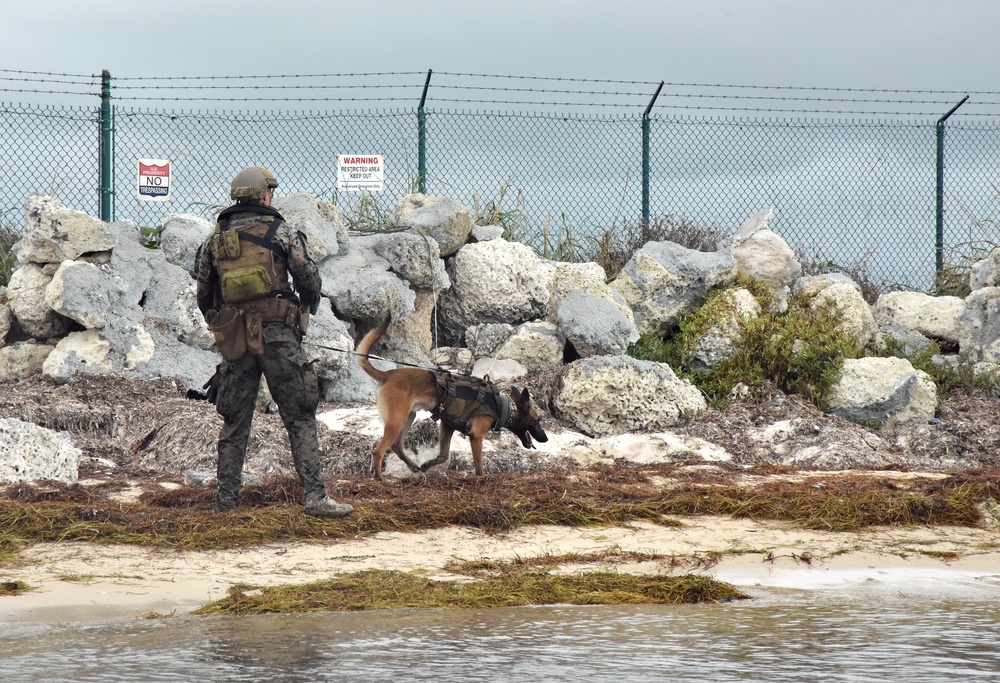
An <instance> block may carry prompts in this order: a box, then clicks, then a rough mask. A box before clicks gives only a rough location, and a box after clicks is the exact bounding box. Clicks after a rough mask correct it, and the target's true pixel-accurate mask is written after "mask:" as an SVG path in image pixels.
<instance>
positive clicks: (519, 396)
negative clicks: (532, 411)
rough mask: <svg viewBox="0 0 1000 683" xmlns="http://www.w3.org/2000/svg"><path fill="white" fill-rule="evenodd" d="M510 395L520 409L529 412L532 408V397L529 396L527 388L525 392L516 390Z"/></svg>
mask: <svg viewBox="0 0 1000 683" xmlns="http://www.w3.org/2000/svg"><path fill="white" fill-rule="evenodd" d="M510 395H511V396H512V397H513V398H514V402H515V403H516V404H517V407H518V408H520V409H522V410H527V409H528V408H529V407H530V406H531V396H530V395H529V394H528V388H527V387H525V388H524V391H518V390H517V389H516V388H515V389H512V390H511V392H510Z"/></svg>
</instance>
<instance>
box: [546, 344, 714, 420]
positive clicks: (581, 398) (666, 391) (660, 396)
mask: <svg viewBox="0 0 1000 683" xmlns="http://www.w3.org/2000/svg"><path fill="white" fill-rule="evenodd" d="M556 384H557V387H556V391H555V393H554V395H553V397H552V401H551V403H552V408H553V411H554V414H555V415H556V417H558V418H559V419H561V420H564V421H566V422H567V423H569V424H570V425H572V426H573V427H574V428H575V429H577V430H579V431H581V432H583V433H584V434H586V435H588V436H594V437H600V436H609V435H613V434H624V433H626V432H649V431H662V430H663V429H666V428H668V427H671V426H673V425H676V424H677V423H678V422H679V421H680V420H682V419H684V418H685V417H687V416H692V415H694V414H696V413H697V412H699V411H701V410H704V409H705V408H706V407H707V403H706V402H705V398H704V397H703V396H702V394H701V392H700V391H699V390H698V389H697V388H696V387H695V386H694V385H692V384H691V383H690V382H689V381H687V380H684V379H680V378H678V377H677V375H676V374H674V371H673V370H672V369H671V368H670V366H669V365H666V364H664V363H654V362H650V361H641V360H636V359H634V358H630V357H628V356H594V357H592V358H583V359H581V360H577V361H574V362H572V363H570V364H568V365H566V366H564V367H563V369H562V370H561V371H560V374H559V377H558V379H557V382H556Z"/></svg>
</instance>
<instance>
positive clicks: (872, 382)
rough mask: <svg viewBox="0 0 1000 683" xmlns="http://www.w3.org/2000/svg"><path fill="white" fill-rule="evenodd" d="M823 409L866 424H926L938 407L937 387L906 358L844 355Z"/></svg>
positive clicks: (897, 425) (906, 425) (891, 426)
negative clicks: (841, 368)
mask: <svg viewBox="0 0 1000 683" xmlns="http://www.w3.org/2000/svg"><path fill="white" fill-rule="evenodd" d="M825 410H826V412H828V413H831V414H833V415H836V416H838V417H841V418H843V419H845V420H849V421H851V422H855V423H857V424H862V425H866V426H875V427H881V428H888V429H893V428H902V427H914V426H919V425H926V424H927V422H928V421H929V420H931V419H932V418H933V417H934V413H935V411H936V410H937V387H936V386H935V385H934V381H933V380H932V379H931V378H930V376H929V375H928V374H927V373H926V372H923V371H922V370H917V369H915V368H914V367H913V365H911V364H910V361H908V360H906V359H905V358H875V357H870V358H857V359H847V360H845V361H844V368H843V371H842V373H841V376H840V379H839V380H838V381H837V382H836V383H835V384H834V385H833V387H831V389H830V394H829V396H828V397H827V400H826V405H825Z"/></svg>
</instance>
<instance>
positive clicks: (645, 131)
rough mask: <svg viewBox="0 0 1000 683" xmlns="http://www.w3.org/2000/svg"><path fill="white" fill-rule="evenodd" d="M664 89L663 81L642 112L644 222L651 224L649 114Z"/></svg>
mask: <svg viewBox="0 0 1000 683" xmlns="http://www.w3.org/2000/svg"><path fill="white" fill-rule="evenodd" d="M662 89H663V81H660V84H659V85H658V86H656V92H655V93H653V99H651V100H650V101H649V104H648V105H647V106H646V111H644V112H642V222H643V223H645V224H647V225H648V224H649V112H650V111H652V109H653V103H654V102H656V98H657V97H659V96H660V90H662Z"/></svg>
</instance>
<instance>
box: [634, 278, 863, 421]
mask: <svg viewBox="0 0 1000 683" xmlns="http://www.w3.org/2000/svg"><path fill="white" fill-rule="evenodd" d="M732 287H746V288H747V289H749V290H750V292H751V293H752V294H753V295H754V297H755V298H756V299H757V301H758V303H760V305H761V309H762V312H761V315H760V316H759V317H756V318H745V319H743V320H741V321H740V322H739V329H740V332H739V336H738V338H737V339H736V340H734V341H735V342H736V347H737V349H736V353H735V354H733V355H732V356H731V357H730V358H729V359H727V360H725V361H724V362H722V363H720V364H719V365H718V366H716V367H714V368H712V369H711V370H709V371H707V372H693V371H691V370H690V369H688V365H689V361H690V359H691V357H692V354H693V352H694V349H695V348H696V345H697V342H698V340H699V339H701V337H702V336H703V335H704V334H705V332H706V330H707V329H708V328H709V326H710V325H711V324H712V322H713V320H715V319H717V318H718V306H717V302H719V301H720V297H721V296H722V295H723V293H724V292H725V291H726V290H725V289H719V290H715V291H713V292H711V293H709V295H708V297H707V298H706V301H705V304H704V305H703V306H700V307H699V308H698V309H696V310H695V311H693V312H692V313H690V314H689V315H687V316H685V317H684V318H682V319H681V321H680V322H679V324H678V327H677V329H676V330H675V331H674V332H673V333H672V334H670V335H668V336H667V337H666V338H663V339H659V338H651V337H649V336H648V335H647V336H644V337H642V338H641V339H640V340H639V342H638V343H637V344H636V345H635V346H633V347H632V349H630V351H629V353H630V355H632V356H634V357H636V358H641V359H645V360H655V361H659V362H664V363H667V364H669V365H670V366H671V367H672V368H674V370H675V371H677V372H678V374H680V375H681V376H684V377H686V378H687V379H689V380H691V382H692V383H693V384H694V385H695V386H697V387H698V388H699V389H701V390H702V391H703V392H705V394H706V396H707V397H708V399H709V401H710V402H711V403H712V404H713V405H715V406H716V407H722V406H724V405H725V404H726V403H727V402H728V400H729V396H730V392H731V391H732V389H733V387H734V386H736V385H737V384H743V385H746V386H747V387H749V389H750V390H751V392H754V393H760V392H763V391H764V390H766V388H767V387H769V386H774V387H777V388H778V389H781V390H782V391H784V392H786V393H794V394H800V395H802V396H804V397H806V398H807V399H809V400H810V401H812V402H813V403H815V404H816V405H819V406H821V405H822V403H823V400H824V399H825V398H826V396H827V393H828V392H829V390H830V388H831V387H832V386H833V384H834V383H835V382H836V381H837V379H838V377H839V376H840V372H841V369H842V368H843V361H844V359H846V358H858V357H860V356H861V355H863V349H862V348H861V347H860V346H859V345H858V343H857V341H856V340H855V339H854V338H852V337H851V336H849V335H847V334H844V333H843V332H841V331H840V330H839V329H838V323H839V321H840V312H839V310H838V309H837V307H836V305H835V304H833V303H832V302H826V303H823V304H822V305H820V306H817V307H816V308H811V307H810V304H811V303H812V299H811V297H808V296H806V295H796V296H794V297H792V298H791V299H790V300H789V302H788V309H787V311H786V312H784V313H779V312H778V311H777V310H776V308H775V306H774V304H773V302H772V300H771V296H770V293H769V291H768V290H767V286H766V285H764V284H763V283H760V282H754V281H752V280H747V279H741V280H740V281H738V282H737V283H734V284H733V285H730V286H729V287H727V288H726V289H731V288H732Z"/></svg>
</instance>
